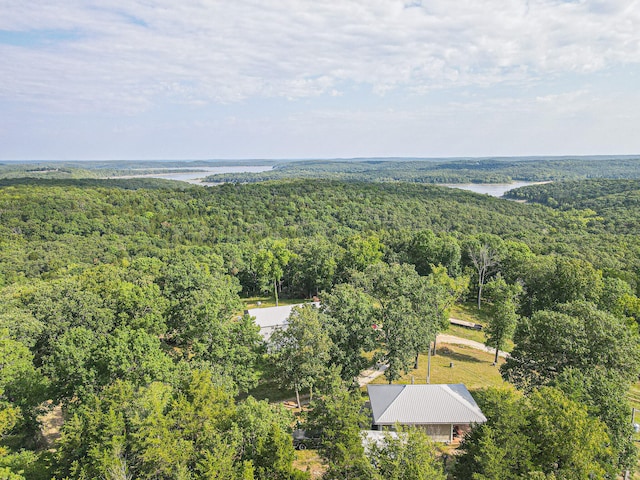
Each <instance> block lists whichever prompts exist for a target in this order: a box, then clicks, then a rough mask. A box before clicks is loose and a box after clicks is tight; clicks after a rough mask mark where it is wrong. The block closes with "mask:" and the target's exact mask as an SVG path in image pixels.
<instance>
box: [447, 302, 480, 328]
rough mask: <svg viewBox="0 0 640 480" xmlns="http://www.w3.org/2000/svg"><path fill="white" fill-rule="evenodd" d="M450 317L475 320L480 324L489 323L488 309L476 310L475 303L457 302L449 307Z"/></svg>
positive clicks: (468, 320)
mask: <svg viewBox="0 0 640 480" xmlns="http://www.w3.org/2000/svg"><path fill="white" fill-rule="evenodd" d="M449 316H450V317H454V318H458V319H460V320H464V321H466V322H475V323H480V324H482V325H486V324H487V323H489V312H488V309H486V308H484V309H481V310H478V305H476V304H475V303H459V304H456V305H454V306H453V307H451V311H450V312H449Z"/></svg>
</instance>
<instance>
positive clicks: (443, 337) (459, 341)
mask: <svg viewBox="0 0 640 480" xmlns="http://www.w3.org/2000/svg"><path fill="white" fill-rule="evenodd" d="M438 343H450V344H453V345H466V346H468V347H471V348H473V349H475V350H481V351H483V352H487V353H496V351H495V349H494V348H489V347H487V346H486V345H485V344H484V343H480V342H476V341H475V340H467V339H466V338H460V337H456V336H455V335H447V334H444V333H443V334H440V335H438ZM498 355H499V356H501V357H502V358H507V357H508V356H509V354H508V353H507V352H500V353H499V354H498Z"/></svg>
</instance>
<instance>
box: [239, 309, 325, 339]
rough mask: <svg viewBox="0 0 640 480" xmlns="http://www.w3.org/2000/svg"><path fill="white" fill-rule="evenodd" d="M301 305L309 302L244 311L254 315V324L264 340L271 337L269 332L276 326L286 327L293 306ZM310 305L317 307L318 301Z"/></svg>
mask: <svg viewBox="0 0 640 480" xmlns="http://www.w3.org/2000/svg"><path fill="white" fill-rule="evenodd" d="M303 305H309V304H308V303H299V304H296V305H282V306H281V307H265V308H252V309H251V310H247V311H246V313H247V314H248V315H250V316H252V317H255V322H256V325H258V326H259V327H260V334H261V335H262V337H263V338H264V339H265V340H269V337H271V334H272V333H273V331H274V330H275V329H276V328H278V327H280V328H285V327H286V325H287V320H288V319H289V315H291V310H293V307H301V306H303ZM311 305H315V306H316V308H317V307H318V306H319V305H320V303H319V302H314V303H312V304H311Z"/></svg>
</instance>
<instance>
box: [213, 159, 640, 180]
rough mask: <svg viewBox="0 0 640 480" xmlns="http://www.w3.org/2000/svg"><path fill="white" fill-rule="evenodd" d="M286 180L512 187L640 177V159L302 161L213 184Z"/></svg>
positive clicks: (231, 176) (226, 176)
mask: <svg viewBox="0 0 640 480" xmlns="http://www.w3.org/2000/svg"><path fill="white" fill-rule="evenodd" d="M286 178H289V179H290V178H310V179H317V178H324V179H331V180H342V181H365V182H412V183H508V182H512V181H517V180H519V181H531V182H539V181H547V180H554V181H557V180H576V179H587V178H640V157H620V158H615V157H613V158H612V157H603V158H597V157H577V158H545V157H543V158H485V159H459V160H440V161H437V160H433V161H426V160H402V161H401V160H382V159H372V160H368V159H361V160H349V161H342V160H340V161H328V160H313V161H297V162H291V163H280V164H278V165H276V166H275V167H274V169H273V170H270V171H266V172H261V173H230V174H222V175H212V176H209V177H207V180H206V181H208V182H234V183H249V182H262V181H266V180H280V179H286Z"/></svg>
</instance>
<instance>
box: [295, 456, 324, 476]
mask: <svg viewBox="0 0 640 480" xmlns="http://www.w3.org/2000/svg"><path fill="white" fill-rule="evenodd" d="M293 467H294V468H296V469H298V470H302V471H303V472H309V473H310V474H311V478H321V477H322V475H323V474H324V472H325V470H326V469H327V466H326V465H324V464H323V463H322V459H321V458H320V456H319V455H318V452H317V451H316V450H296V459H295V460H294V461H293Z"/></svg>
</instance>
